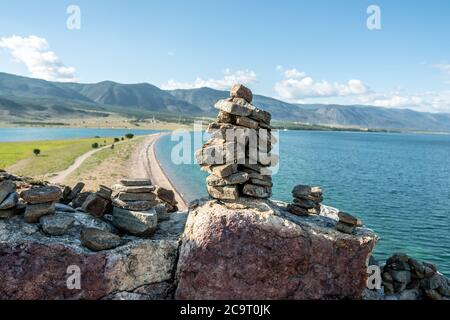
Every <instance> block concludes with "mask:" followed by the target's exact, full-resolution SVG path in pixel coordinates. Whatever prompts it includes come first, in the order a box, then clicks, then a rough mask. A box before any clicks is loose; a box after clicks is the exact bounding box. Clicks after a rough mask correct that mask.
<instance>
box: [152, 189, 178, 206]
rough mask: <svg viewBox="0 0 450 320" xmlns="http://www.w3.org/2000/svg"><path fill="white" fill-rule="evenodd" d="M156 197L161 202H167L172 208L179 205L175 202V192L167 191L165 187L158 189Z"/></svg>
mask: <svg viewBox="0 0 450 320" xmlns="http://www.w3.org/2000/svg"><path fill="white" fill-rule="evenodd" d="M156 195H157V197H158V198H159V199H160V200H162V201H164V202H167V203H168V204H170V205H172V206H176V205H177V201H176V200H175V193H174V192H173V190H169V189H166V188H163V187H158V188H157V189H156Z"/></svg>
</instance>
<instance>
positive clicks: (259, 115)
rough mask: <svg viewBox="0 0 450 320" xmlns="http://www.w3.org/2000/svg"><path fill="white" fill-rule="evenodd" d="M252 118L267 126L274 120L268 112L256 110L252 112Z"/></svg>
mask: <svg viewBox="0 0 450 320" xmlns="http://www.w3.org/2000/svg"><path fill="white" fill-rule="evenodd" d="M250 118H252V119H255V120H257V121H259V122H263V123H265V124H270V121H271V120H272V115H271V114H270V113H269V112H267V111H264V110H261V109H258V108H255V109H253V110H252V114H251V115H250Z"/></svg>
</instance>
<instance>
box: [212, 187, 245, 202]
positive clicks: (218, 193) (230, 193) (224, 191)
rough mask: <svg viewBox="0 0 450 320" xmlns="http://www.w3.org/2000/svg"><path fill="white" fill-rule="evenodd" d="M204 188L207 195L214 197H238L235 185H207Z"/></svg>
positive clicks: (230, 198)
mask: <svg viewBox="0 0 450 320" xmlns="http://www.w3.org/2000/svg"><path fill="white" fill-rule="evenodd" d="M206 188H207V190H208V193H209V195H210V196H211V197H213V198H215V199H221V200H236V199H237V198H238V197H239V191H238V188H237V186H235V185H232V186H224V187H213V186H210V185H207V186H206Z"/></svg>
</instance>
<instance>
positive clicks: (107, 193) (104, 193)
mask: <svg viewBox="0 0 450 320" xmlns="http://www.w3.org/2000/svg"><path fill="white" fill-rule="evenodd" d="M112 192H113V191H112V189H110V188H108V187H106V186H103V185H100V190H98V191H97V192H96V194H97V195H98V196H100V197H102V198H103V199H106V200H110V199H111V196H112Z"/></svg>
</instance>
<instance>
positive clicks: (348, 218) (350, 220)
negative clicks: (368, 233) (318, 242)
mask: <svg viewBox="0 0 450 320" xmlns="http://www.w3.org/2000/svg"><path fill="white" fill-rule="evenodd" d="M338 217H339V222H338V223H337V224H336V230H338V231H340V232H343V233H348V234H352V233H353V232H354V231H355V228H356V227H360V226H362V221H361V220H359V219H358V218H356V217H354V216H352V215H351V214H348V213H346V212H342V211H340V212H338Z"/></svg>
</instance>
